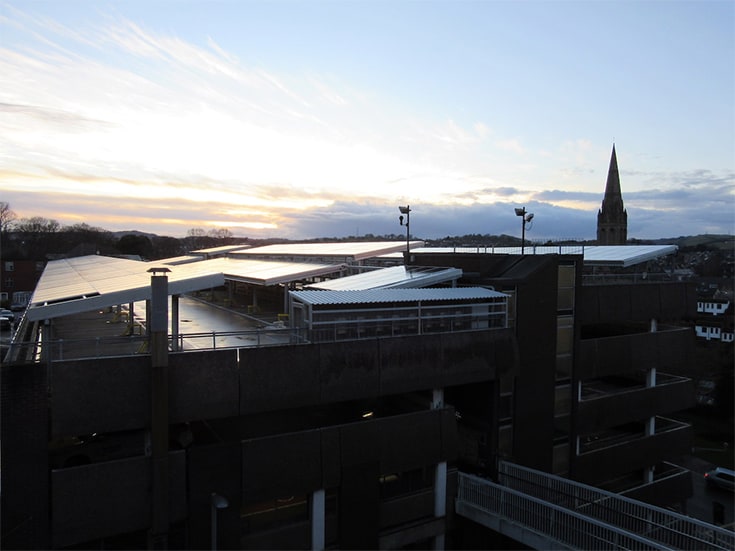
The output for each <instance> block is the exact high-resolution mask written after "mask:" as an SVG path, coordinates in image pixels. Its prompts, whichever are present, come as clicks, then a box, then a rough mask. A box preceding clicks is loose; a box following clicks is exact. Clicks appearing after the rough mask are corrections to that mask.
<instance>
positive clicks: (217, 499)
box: [209, 492, 230, 550]
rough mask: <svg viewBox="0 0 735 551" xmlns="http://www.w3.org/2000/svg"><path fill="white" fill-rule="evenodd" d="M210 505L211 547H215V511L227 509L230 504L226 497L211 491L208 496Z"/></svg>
mask: <svg viewBox="0 0 735 551" xmlns="http://www.w3.org/2000/svg"><path fill="white" fill-rule="evenodd" d="M209 501H210V505H211V508H212V549H213V550H215V549H217V511H218V510H219V509H227V508H228V507H229V506H230V502H229V501H227V498H226V497H224V496H221V495H219V494H215V493H214V492H212V495H211V496H210V499H209Z"/></svg>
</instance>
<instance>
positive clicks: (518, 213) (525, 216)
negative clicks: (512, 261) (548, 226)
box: [516, 207, 533, 255]
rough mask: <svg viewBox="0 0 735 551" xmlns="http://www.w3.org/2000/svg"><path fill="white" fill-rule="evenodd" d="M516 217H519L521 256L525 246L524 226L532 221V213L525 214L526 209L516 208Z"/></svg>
mask: <svg viewBox="0 0 735 551" xmlns="http://www.w3.org/2000/svg"><path fill="white" fill-rule="evenodd" d="M516 216H520V217H521V255H523V254H524V250H525V246H526V224H527V223H528V222H530V221H531V220H533V213H532V212H529V213H526V207H522V208H520V209H519V208H516Z"/></svg>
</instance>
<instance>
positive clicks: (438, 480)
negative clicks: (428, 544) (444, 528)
mask: <svg viewBox="0 0 735 551" xmlns="http://www.w3.org/2000/svg"><path fill="white" fill-rule="evenodd" d="M434 516H435V517H437V518H444V517H446V516H447V462H446V461H442V462H441V463H437V465H436V468H435V469H434ZM433 548H434V549H436V550H441V549H444V533H441V534H439V535H437V536H435V537H434V545H433Z"/></svg>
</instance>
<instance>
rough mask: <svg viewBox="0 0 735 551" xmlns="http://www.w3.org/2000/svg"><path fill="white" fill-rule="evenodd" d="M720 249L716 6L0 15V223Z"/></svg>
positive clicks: (733, 95) (732, 189) (10, 6)
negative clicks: (614, 172) (694, 240)
mask: <svg viewBox="0 0 735 551" xmlns="http://www.w3.org/2000/svg"><path fill="white" fill-rule="evenodd" d="M613 144H615V149H616V153H617V159H618V167H619V170H620V182H621V189H622V193H623V201H624V203H625V207H626V209H627V212H628V237H629V238H638V239H654V238H666V237H676V236H680V235H694V234H700V233H719V234H732V233H733V230H735V2H733V1H732V0H726V1H715V0H700V1H695V2H686V1H654V0H649V1H643V0H638V1H604V0H598V1H591V0H585V1H581V2H576V1H571V0H569V1H553V0H547V1H533V0H520V1H513V2H506V1H500V0H498V1H490V0H487V1H480V0H477V1H470V0H466V1H462V0H454V1H440V0H434V1H432V0H426V1H409V0H390V1H387V0H370V1H367V0H342V1H311V0H293V1H287V0H273V1H260V0H242V1H240V0H208V1H204V0H198V1H197V0H144V1H137V0H125V1H105V0H96V1H85V0H53V1H40V0H25V1H23V2H6V1H5V0H0V201H5V202H8V203H10V206H11V208H12V209H13V211H14V212H15V213H16V215H17V216H18V218H30V217H33V216H41V217H45V218H51V219H54V220H57V221H59V222H60V223H61V224H62V225H72V224H79V223H85V224H88V225H90V226H95V227H101V228H104V229H107V230H111V231H120V230H139V231H146V232H152V233H157V234H159V235H168V236H173V237H182V236H184V235H186V233H187V231H189V230H190V229H192V228H201V229H204V230H205V231H208V230H211V229H228V230H230V231H231V232H232V234H233V235H235V236H247V237H253V238H266V237H283V238H289V239H299V238H303V239H306V238H315V237H346V236H364V235H366V234H374V235H386V234H396V235H405V231H406V230H405V226H401V225H400V224H399V220H398V215H399V211H398V206H399V205H410V208H411V219H410V224H411V225H410V233H411V235H412V236H413V237H416V238H423V239H434V238H440V237H444V236H454V235H464V234H509V235H516V234H519V233H520V230H521V228H520V219H519V218H518V217H516V216H515V213H514V209H515V208H516V207H523V206H525V207H526V209H527V211H528V212H533V213H534V214H535V217H534V220H533V222H532V223H531V224H529V225H528V226H527V234H526V237H527V239H529V240H531V241H534V240H536V241H545V240H548V239H594V237H595V234H596V224H597V211H598V209H599V208H600V205H601V202H602V197H603V193H604V189H605V182H606V179H607V172H608V166H609V163H610V155H611V151H612V147H613Z"/></svg>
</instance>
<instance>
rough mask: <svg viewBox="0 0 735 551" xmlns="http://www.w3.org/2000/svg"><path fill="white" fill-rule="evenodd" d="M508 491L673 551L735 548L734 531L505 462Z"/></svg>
mask: <svg viewBox="0 0 735 551" xmlns="http://www.w3.org/2000/svg"><path fill="white" fill-rule="evenodd" d="M498 471H499V472H498V480H499V482H500V483H501V484H502V485H503V486H504V487H507V488H512V489H514V490H517V491H520V492H523V493H524V494H527V495H532V496H534V497H536V498H539V499H542V500H544V501H546V502H551V503H555V504H557V505H559V506H562V507H565V508H569V509H572V510H574V511H577V512H579V513H581V514H584V515H585V516H588V517H591V518H595V519H598V520H600V521H603V522H605V523H607V524H610V525H613V526H616V527H617V528H619V529H621V530H624V531H627V532H632V533H635V534H640V535H642V536H644V537H646V538H648V539H651V540H654V541H656V542H658V545H659V546H660V547H670V548H673V549H723V550H724V549H728V550H729V549H735V533H733V532H731V531H729V530H725V529H723V528H720V527H718V526H714V525H712V524H709V523H706V522H703V521H700V520H698V519H694V518H691V517H687V516H685V515H681V514H678V513H675V512H673V511H668V510H666V509H662V508H660V507H656V506H653V505H649V504H647V503H643V502H640V501H636V500H634V499H630V498H627V497H624V496H621V495H618V494H614V493H612V492H606V491H605V490H601V489H599V488H595V487H592V486H587V485H586V484H581V483H579V482H574V481H573V480H569V479H566V478H562V477H560V476H556V475H552V474H548V473H544V472H541V471H537V470H534V469H530V468H528V467H522V466H520V465H516V464H514V463H509V462H507V461H501V462H500V464H499V466H498Z"/></svg>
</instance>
